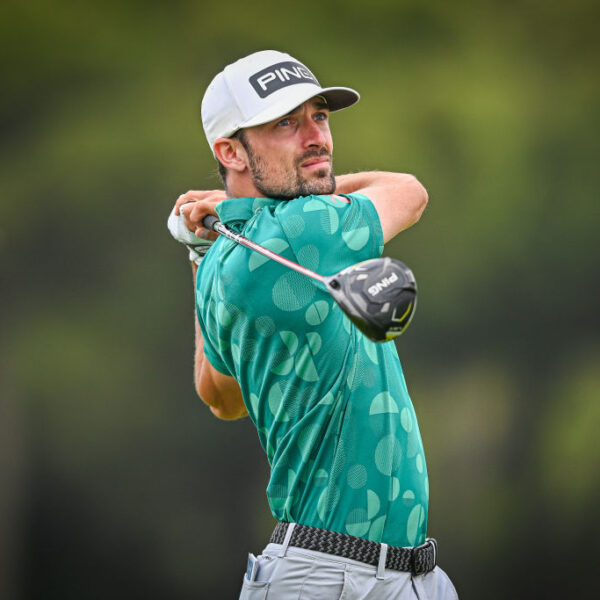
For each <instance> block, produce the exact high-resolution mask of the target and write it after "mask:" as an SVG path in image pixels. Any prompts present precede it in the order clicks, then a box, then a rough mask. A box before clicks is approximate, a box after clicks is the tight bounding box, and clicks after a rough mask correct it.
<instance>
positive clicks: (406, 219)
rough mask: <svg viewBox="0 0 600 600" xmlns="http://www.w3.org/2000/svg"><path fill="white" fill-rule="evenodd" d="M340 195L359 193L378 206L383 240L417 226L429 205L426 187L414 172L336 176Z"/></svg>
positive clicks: (375, 172)
mask: <svg viewBox="0 0 600 600" xmlns="http://www.w3.org/2000/svg"><path fill="white" fill-rule="evenodd" d="M336 185H337V189H336V191H337V192H338V193H340V194H351V193H353V192H360V193H362V194H364V195H365V196H367V197H368V198H369V199H370V200H371V202H372V203H373V204H374V205H375V208H376V210H377V213H378V215H379V220H380V222H381V228H382V230H383V235H384V240H385V241H386V242H387V241H389V240H390V239H392V238H393V237H394V236H395V235H397V234H398V233H400V231H402V230H404V229H406V228H408V227H410V226H411V225H414V224H415V223H416V222H417V221H418V220H419V219H420V218H421V215H422V214H423V211H424V210H425V206H426V205H427V201H428V195H427V190H426V189H425V188H424V187H423V185H422V184H421V183H420V182H419V180H418V179H417V178H416V177H415V176H414V175H409V174H408V173H390V172H387V171H365V172H362V173H350V174H348V175H339V176H338V177H336Z"/></svg>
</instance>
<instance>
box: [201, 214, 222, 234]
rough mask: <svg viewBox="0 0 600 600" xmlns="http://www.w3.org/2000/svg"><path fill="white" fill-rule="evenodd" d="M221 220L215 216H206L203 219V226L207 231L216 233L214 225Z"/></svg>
mask: <svg viewBox="0 0 600 600" xmlns="http://www.w3.org/2000/svg"><path fill="white" fill-rule="evenodd" d="M218 222H219V219H218V218H217V217H215V216H214V215H206V217H204V219H202V225H204V227H206V229H210V230H211V231H215V228H214V225H215V223H218Z"/></svg>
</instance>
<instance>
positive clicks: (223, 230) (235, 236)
mask: <svg viewBox="0 0 600 600" xmlns="http://www.w3.org/2000/svg"><path fill="white" fill-rule="evenodd" d="M210 229H212V230H213V231H216V232H217V233H220V234H221V235H224V236H225V237H226V238H228V239H230V240H233V241H234V242H237V243H238V244H241V245H242V246H245V247H246V248H250V249H251V250H254V251H255V252H259V253H260V254H262V255H263V256H266V257H267V258H270V259H272V260H274V261H276V262H278V263H279V264H282V265H284V266H286V267H289V268H290V269H293V270H294V271H297V272H298V273H302V274H303V275H306V276H307V277H310V278H311V279H314V280H315V281H320V282H321V283H323V281H324V277H323V276H322V275H319V274H318V273H315V272H314V271H311V270H310V269H307V268H306V267H303V266H302V265H299V264H298V263H295V262H293V261H291V260H288V259H287V258H284V257H283V256H280V255H279V254H276V253H275V252H272V251H271V250H269V249H268V248H264V247H263V246H261V245H260V244H257V243H256V242H253V241H252V240H249V239H248V238H246V237H244V236H243V235H240V234H239V233H235V231H231V229H228V228H227V227H225V225H223V223H221V222H220V221H214V222H213V223H212V224H211V225H210Z"/></svg>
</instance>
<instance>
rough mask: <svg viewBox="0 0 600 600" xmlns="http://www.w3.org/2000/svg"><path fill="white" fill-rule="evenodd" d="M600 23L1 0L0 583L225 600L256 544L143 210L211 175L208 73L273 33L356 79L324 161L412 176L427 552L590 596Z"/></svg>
mask: <svg viewBox="0 0 600 600" xmlns="http://www.w3.org/2000/svg"><path fill="white" fill-rule="evenodd" d="M599 16H600V15H599V9H598V6H597V3H593V2H591V1H588V0H577V1H575V2H571V3H569V4H568V5H566V4H562V5H561V4H555V5H551V4H548V3H545V2H541V1H539V0H535V1H534V0H523V1H521V2H519V3H505V2H504V3H500V2H492V1H490V0H487V1H484V2H481V3H477V4H473V3H470V2H455V3H452V4H448V3H444V2H441V1H439V0H434V1H433V2H430V3H428V4H427V5H423V4H422V3H417V2H413V1H403V2H395V3H392V2H390V1H386V0H377V1H376V2H372V3H370V4H369V5H368V6H367V5H365V4H364V3H359V2H357V1H355V0H351V1H347V2H341V1H339V0H333V1H332V2H330V3H328V4H325V5H323V4H319V3H311V2H309V3H307V4H306V5H303V6H302V7H300V6H298V7H289V6H288V5H283V4H279V3H276V2H274V1H272V0H269V1H267V2H266V3H263V4H262V5H261V6H260V7H258V6H256V5H248V4H244V3H227V4H225V3H206V2H191V1H186V0H179V1H176V2H171V3H169V4H152V5H150V4H147V3H141V2H134V1H131V0H128V1H127V2H120V3H117V2H104V3H102V4H101V5H100V4H90V3H84V4H82V3H76V2H72V1H66V0H61V1H59V2H53V3H49V2H40V1H37V2H30V3H27V4H23V3H17V2H15V1H14V0H9V1H7V2H5V3H3V5H2V7H1V8H0V33H1V36H0V40H1V41H0V47H1V48H2V52H0V67H1V68H2V73H3V83H4V85H3V93H2V95H0V107H1V110H0V131H1V132H2V136H1V139H0V158H1V160H0V282H1V283H0V306H1V307H2V310H1V311H0V332H1V336H0V376H1V379H2V386H1V389H2V394H1V395H0V439H1V440H2V449H1V451H0V465H1V469H0V508H1V509H2V510H0V515H2V516H0V597H2V598H38V597H44V598H54V597H60V598H61V599H68V598H71V597H73V598H75V597H77V598H80V597H86V598H105V597H114V598H119V597H125V596H128V597H129V596H139V595H144V597H146V598H163V597H167V596H168V597H173V598H181V599H186V598H192V597H211V598H228V597H234V596H235V594H236V592H237V589H238V581H239V579H238V574H241V572H242V570H243V565H244V564H245V563H244V556H245V553H246V552H247V551H254V552H257V551H259V550H260V548H261V546H262V545H263V544H264V543H265V542H266V540H267V537H268V534H269V531H270V527H271V525H272V519H271V517H270V515H269V513H268V509H267V507H266V500H265V497H264V487H265V485H266V481H267V475H268V473H267V464H266V459H265V458H264V456H263V454H262V451H261V449H260V447H259V444H258V441H257V440H256V436H255V433H254V431H253V430H252V427H251V425H250V423H247V422H240V423H220V422H218V421H217V420H215V419H214V418H212V417H210V416H209V413H208V411H207V410H206V409H205V408H204V406H203V405H202V404H201V402H200V401H199V400H198V399H197V398H196V397H195V394H194V391H193V386H192V378H191V371H192V347H193V331H192V318H193V299H192V289H191V276H190V273H189V267H188V266H187V265H186V264H185V258H184V253H183V252H182V251H181V249H180V248H177V247H176V244H174V243H172V242H171V240H170V239H169V237H168V234H167V233H166V229H165V221H166V215H167V213H168V210H169V208H170V206H171V204H172V202H173V200H174V199H175V198H176V197H177V195H179V194H180V193H181V192H182V191H185V190H187V189H193V188H213V187H216V186H218V178H216V176H215V165H214V162H213V160H212V157H211V155H210V152H209V151H208V148H207V146H206V141H205V139H204V137H203V134H202V130H201V126H200V123H199V106H200V99H201V96H202V93H203V90H204V88H205V86H206V85H207V84H208V82H209V81H210V78H211V77H212V76H213V75H214V74H215V73H216V72H217V71H218V70H219V69H221V68H222V67H223V66H224V65H225V64H226V63H228V62H230V61H232V60H235V59H236V58H238V57H239V56H241V55H244V54H247V53H249V52H251V51H254V50H259V49H264V48H269V47H273V48H277V49H282V50H285V51H288V52H290V53H291V54H292V55H295V56H297V57H298V58H299V59H301V60H303V61H305V62H306V63H307V64H308V65H309V66H310V67H311V68H312V70H313V71H314V72H315V73H316V75H317V77H319V79H320V80H321V82H322V83H324V84H326V85H336V84H338V85H349V86H351V87H355V88H356V89H358V90H359V91H360V92H361V94H362V99H361V101H360V103H359V104H358V105H357V106H356V107H354V108H352V109H350V110H348V111H342V112H341V113H339V114H336V115H334V116H333V118H332V127H333V132H334V140H335V157H336V160H335V164H336V170H337V172H339V173H342V172H347V171H357V170H362V169H374V168H377V169H391V170H399V171H406V172H412V173H415V174H416V175H417V176H418V177H419V178H420V179H421V180H422V181H423V182H424V183H425V185H426V186H427V188H428V190H429V194H430V203H429V206H428V208H427V211H426V213H425V215H424V217H423V219H422V220H421V222H420V223H419V224H417V225H416V226H415V227H414V228H412V229H411V230H409V231H407V232H405V233H403V234H402V235H401V236H399V237H398V238H397V239H396V240H394V242H393V243H392V244H390V245H389V247H388V248H387V249H386V252H388V253H389V254H392V255H395V256H398V257H401V258H402V259H403V260H405V261H406V262H407V263H408V264H410V265H411V267H412V268H413V269H414V271H415V273H416V275H417V279H418V281H419V291H420V298H419V309H418V312H417V315H416V318H415V320H414V322H413V324H412V325H411V329H410V330H409V331H408V332H407V333H406V335H405V336H404V337H403V338H402V339H401V340H400V341H399V344H398V349H399V353H400V356H401V359H402V362H403V366H404V369H405V372H406V376H407V380H408V386H409V390H410V391H411V395H412V397H413V401H414V403H415V407H416V410H417V414H418V415H419V419H420V426H421V431H422V434H423V438H424V442H425V446H426V451H427V457H428V466H429V472H430V485H431V514H430V523H431V527H430V534H431V535H434V536H436V537H437V538H438V539H439V541H440V552H441V563H442V565H443V567H444V568H445V569H446V570H447V571H448V572H449V573H450V574H451V576H452V578H453V580H455V581H456V583H457V585H458V587H459V591H460V592H461V597H466V598H468V597H479V596H481V590H486V597H488V598H490V599H493V598H505V597H545V598H563V597H570V596H572V595H577V596H578V597H581V598H588V597H589V598H592V597H595V593H596V592H595V590H594V589H593V584H592V581H591V579H593V578H590V577H589V572H588V571H587V567H586V565H587V564H592V563H593V560H594V559H595V557H596V555H597V554H598V553H597V551H595V550H594V549H593V546H592V547H591V548H590V546H589V544H588V541H589V540H590V539H593V535H594V533H595V532H596V531H597V529H598V523H599V521H598V519H596V518H595V516H594V514H593V507H594V506H595V504H594V503H595V502H596V500H597V498H598V491H599V485H598V478H597V476H596V473H597V471H598V467H599V466H600V464H599V463H600V456H598V452H596V451H595V450H594V448H595V444H594V432H595V431H596V429H597V426H598V425H599V415H598V414H597V413H598V411H597V409H596V398H597V396H598V393H599V391H600V381H599V380H598V376H597V373H598V372H599V371H598V344H599V335H598V332H599V326H598V325H599V322H598V321H599V319H598V311H597V298H598V297H599V295H600V277H599V274H600V269H599V266H600V265H599V262H600V260H599V252H598V243H597V230H598V225H599V224H600V223H599V220H600V219H599V217H600V215H599V211H598V189H600V180H599V179H600V175H599V173H598V170H597V168H596V164H597V162H598V156H599V154H600V153H599V147H598V136H597V131H598V129H599V127H598V125H599V124H600V123H599V121H600V114H599V110H598V106H600V102H599V100H600V81H599V79H598V77H597V70H598V64H599V58H600V47H599V46H600V43H599V42H598V37H597V36H596V35H595V26H596V23H597V22H598V17H599ZM524 542H527V543H524ZM531 544H533V545H534V546H535V549H536V551H535V553H533V556H532V553H531V552H530V548H531ZM584 544H585V547H586V548H587V549H588V555H587V558H586V561H584V562H585V564H583V563H582V562H581V561H579V560H578V558H577V556H578V555H577V553H576V552H571V551H570V550H569V549H570V548H576V547H578V546H579V545H584ZM557 547H558V548H561V551H560V552H557ZM565 548H566V550H564V551H563V549H565ZM523 565H527V568H526V569H524V568H523ZM29 573H35V574H36V575H35V577H33V578H32V577H31V576H29ZM578 575H579V577H578ZM515 590H518V592H516V591H515Z"/></svg>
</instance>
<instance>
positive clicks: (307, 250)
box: [275, 194, 383, 275]
mask: <svg viewBox="0 0 600 600" xmlns="http://www.w3.org/2000/svg"><path fill="white" fill-rule="evenodd" d="M275 214H276V216H277V217H278V219H279V221H280V224H281V228H282V229H283V231H284V233H285V235H286V238H287V240H288V241H289V243H290V246H291V247H292V249H293V251H294V254H295V255H296V257H297V259H298V262H300V264H302V265H304V266H306V267H308V268H310V269H313V270H315V271H317V272H319V273H320V274H321V275H332V274H334V273H337V272H338V271H340V270H342V269H344V268H346V267H349V266H350V265H353V264H356V263H358V262H361V261H364V260H368V259H371V258H377V257H378V256H381V253H382V252H383V231H382V229H381V223H380V221H379V216H378V214H377V210H376V209H375V206H374V205H373V203H372V202H371V200H370V199H369V198H367V197H366V196H364V195H363V194H343V195H342V194H335V195H327V196H305V197H302V198H297V199H295V200H292V201H290V202H287V203H285V205H281V206H279V207H278V209H277V210H276V212H275Z"/></svg>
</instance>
